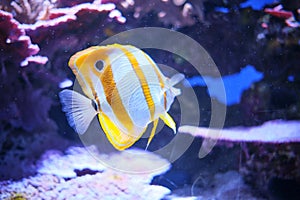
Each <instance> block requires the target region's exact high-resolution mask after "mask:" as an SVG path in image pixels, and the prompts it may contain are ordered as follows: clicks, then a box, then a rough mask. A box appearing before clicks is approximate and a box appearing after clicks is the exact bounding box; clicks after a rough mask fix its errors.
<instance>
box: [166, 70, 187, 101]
mask: <svg viewBox="0 0 300 200" xmlns="http://www.w3.org/2000/svg"><path fill="white" fill-rule="evenodd" d="M183 79H184V75H183V74H180V73H179V74H175V75H174V76H172V77H171V78H170V79H168V80H167V81H166V85H167V88H170V90H171V92H172V93H173V94H174V96H178V95H180V94H181V91H180V89H178V88H175V87H173V86H174V85H176V84H178V83H179V82H180V81H182V80H183Z"/></svg>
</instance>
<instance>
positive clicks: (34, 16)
mask: <svg viewBox="0 0 300 200" xmlns="http://www.w3.org/2000/svg"><path fill="white" fill-rule="evenodd" d="M54 6H55V1H54V0H19V1H11V2H10V7H9V8H8V9H9V10H10V12H12V13H14V14H15V16H14V17H15V18H16V19H17V20H18V21H20V22H21V23H27V24H32V23H34V22H36V21H38V20H44V19H47V15H48V12H49V10H50V9H51V8H53V7H54ZM8 9H6V10H8Z"/></svg>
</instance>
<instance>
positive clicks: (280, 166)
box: [179, 120, 300, 198]
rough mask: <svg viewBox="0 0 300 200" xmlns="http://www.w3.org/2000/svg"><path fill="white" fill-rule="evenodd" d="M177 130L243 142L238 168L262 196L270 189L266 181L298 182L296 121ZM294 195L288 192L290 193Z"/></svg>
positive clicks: (299, 161)
mask: <svg viewBox="0 0 300 200" xmlns="http://www.w3.org/2000/svg"><path fill="white" fill-rule="evenodd" d="M179 131H180V132H184V133H189V134H191V135H193V136H195V137H204V138H210V139H215V140H224V141H229V142H243V145H242V151H243V157H242V162H241V168H240V171H241V173H242V174H243V176H244V177H245V180H246V181H247V183H250V184H251V185H253V186H254V187H256V188H257V189H258V190H259V191H260V192H261V193H265V194H264V196H265V195H266V194H270V192H272V191H271V190H272V188H269V185H270V184H271V183H272V180H273V179H274V178H276V179H280V180H282V182H283V181H284V180H288V181H291V182H293V181H294V182H295V184H297V185H298V186H299V185H300V173H299V172H300V171H299V167H300V157H299V155H300V144H299V142H300V134H299V132H300V122H299V121H283V120H275V121H269V122H265V123H264V124H263V125H261V126H258V127H250V128H243V127H239V128H230V129H229V128H227V129H222V130H214V129H208V128H197V127H191V126H183V127H180V128H179ZM281 186H282V185H281ZM291 191H292V193H295V191H293V190H291ZM296 194H297V195H298V194H299V193H296ZM294 195H295V194H290V196H289V197H290V198H291V197H292V196H294ZM297 195H296V196H297ZM296 196H295V197H296ZM269 197H270V196H269Z"/></svg>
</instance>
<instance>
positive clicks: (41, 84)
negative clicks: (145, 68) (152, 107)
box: [0, 0, 300, 199]
mask: <svg viewBox="0 0 300 200" xmlns="http://www.w3.org/2000/svg"><path fill="white" fill-rule="evenodd" d="M143 27H160V28H166V29H169V30H172V31H177V32H180V33H182V34H185V35H187V36H189V37H191V38H192V39H193V40H195V41H196V42H198V43H199V44H200V45H201V46H202V47H203V48H204V49H205V50H206V51H207V52H208V54H209V56H210V57H211V58H212V59H213V61H214V63H215V64H216V66H217V68H218V70H219V72H220V74H221V76H222V77H221V78H220V77H219V78H216V77H211V76H209V75H207V76H206V75H202V76H201V74H199V73H198V72H197V70H195V68H193V66H192V65H191V63H189V62H188V61H186V60H185V59H183V58H182V57H180V56H178V55H174V54H172V53H170V52H167V51H163V50H157V49H145V52H147V53H148V54H149V55H150V56H151V57H152V58H153V60H154V61H155V62H157V63H162V64H164V65H167V66H171V67H172V68H173V69H175V70H176V71H178V72H180V73H182V74H184V75H185V77H186V81H185V82H183V83H182V85H181V89H182V90H185V89H186V90H190V89H192V90H193V91H194V92H195V94H196V97H197V100H198V102H199V105H197V104H196V105H195V104H192V103H190V104H189V103H187V105H188V106H187V107H186V108H187V109H188V108H189V109H190V110H193V109H196V110H197V109H198V110H199V112H200V119H199V123H198V124H197V126H198V127H199V128H195V127H194V128H195V129H193V131H192V129H191V128H189V127H184V126H183V127H181V128H179V131H178V133H177V135H178V134H179V135H180V134H182V135H186V137H191V136H193V140H192V142H191V144H190V146H189V147H188V149H187V150H186V151H185V152H184V153H183V154H182V155H181V156H180V157H179V158H178V159H176V160H174V161H172V162H171V161H170V160H169V159H168V155H158V154H156V153H155V151H156V150H157V149H160V148H162V147H163V146H165V145H166V144H168V143H169V142H171V141H172V139H173V138H174V134H173V133H172V130H170V129H168V128H167V127H163V128H162V127H161V131H160V133H159V134H157V135H155V137H154V138H153V141H152V142H151V145H150V146H149V148H148V149H147V151H145V147H146V144H147V139H145V138H142V139H141V140H139V141H138V142H137V143H135V145H134V146H133V148H131V149H129V150H126V151H121V152H117V151H114V152H113V153H111V152H106V150H107V149H104V148H103V147H102V148H101V147H97V146H95V145H90V146H87V145H86V144H83V143H82V138H80V137H79V136H78V134H77V133H75V132H74V130H73V129H72V128H71V127H70V126H69V125H68V122H67V118H66V116H65V114H64V113H63V111H62V107H61V104H60V102H59V97H58V93H59V92H60V91H61V90H62V89H63V88H68V87H72V86H73V83H74V81H75V77H74V75H73V73H72V71H71V69H70V68H69V67H68V61H69V59H70V57H71V56H72V55H73V54H74V53H76V52H78V51H80V50H83V49H85V48H88V47H90V46H94V45H99V44H100V43H101V42H103V41H104V40H106V39H107V38H109V37H111V36H114V35H116V34H118V33H121V32H123V31H128V30H132V29H135V28H143ZM150 35H151V34H150ZM165 40H168V38H165ZM178 44H180V45H182V47H183V48H184V49H188V48H189V46H185V44H184V43H182V42H180V41H178ZM189 50H190V51H191V52H193V49H189ZM192 56H197V52H194V54H193V55H192ZM299 58H300V1H292V0H265V1H259V0H227V1H223V0H152V1H150V0H149V1H142V0H102V1H101V0H95V1H92V0H44V1H41V0H14V1H10V0H1V1H0V95H1V96H0V199H299V198H300V144H299V142H300V121H299V119H300V90H299V88H300V59H299ZM162 72H163V73H166V75H168V72H167V71H166V72H164V70H162ZM219 82H222V83H223V84H224V90H225V93H226V97H224V96H222V95H220V93H219V90H218V89H219V88H218V84H216V83H219ZM212 104H214V105H217V107H218V106H219V107H220V109H221V108H222V109H224V107H225V108H226V116H225V121H224V127H222V128H223V129H222V131H221V133H222V136H220V137H219V138H217V139H218V141H217V143H216V145H215V146H214V148H213V149H212V150H211V151H210V152H209V153H208V154H207V155H206V156H205V157H204V158H199V156H198V155H199V154H198V153H199V149H200V147H201V145H202V144H203V141H204V139H205V138H210V137H211V136H209V135H206V134H204V133H205V131H207V129H208V127H209V126H210V120H211V116H212V110H211V106H212ZM169 112H170V114H171V115H172V116H173V118H174V121H175V122H176V123H177V122H179V121H180V117H181V113H180V105H179V102H178V101H175V103H174V105H173V106H172V107H171V109H170V111H169ZM186 112H189V110H187V111H186ZM96 125H97V120H96V119H95V120H94V123H93V125H92V126H96ZM177 125H178V124H177ZM179 125H180V124H179ZM184 125H189V124H184ZM98 126H99V125H98ZM97 128H98V129H99V133H97V134H98V135H99V138H101V140H103V141H106V140H107V139H106V137H104V136H103V135H104V133H103V132H102V131H101V128H100V127H97ZM177 128H178V127H177ZM186 133H187V134H186ZM97 137H98V136H97ZM109 151H110V150H109ZM174 151H175V150H174ZM171 153H173V150H172V152H170V154H171ZM91 155H93V156H94V157H95V155H97V156H98V157H99V159H100V160H101V161H102V162H98V161H97V159H94V157H93V156H91ZM103 163H109V164H108V165H105V164H103ZM156 166H157V169H158V170H155V171H151V167H156ZM160 166H162V167H160ZM124 167H125V168H124ZM126 167H128V169H127V168H126ZM121 168H122V169H123V168H124V169H126V170H117V169H121ZM128 171H130V173H126V172H128ZM132 171H134V172H140V173H131V172H132Z"/></svg>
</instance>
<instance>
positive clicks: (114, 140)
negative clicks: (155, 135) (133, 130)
mask: <svg viewBox="0 0 300 200" xmlns="http://www.w3.org/2000/svg"><path fill="white" fill-rule="evenodd" d="M98 119H99V121H100V124H101V127H102V129H103V131H104V133H105V134H106V137H107V138H108V140H109V142H110V143H111V144H112V145H113V146H114V147H115V148H116V149H117V150H119V151H122V150H124V149H127V148H129V147H131V146H132V145H133V144H134V143H135V142H136V141H137V140H138V139H139V138H140V137H141V136H142V134H143V133H144V131H145V130H144V131H143V132H142V133H140V134H139V135H138V136H134V135H133V134H130V133H125V132H124V131H122V130H121V129H120V128H119V127H118V126H117V125H116V124H115V123H114V122H113V121H111V119H110V118H109V117H108V116H107V115H106V114H104V113H103V112H102V113H99V114H98Z"/></svg>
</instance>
